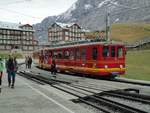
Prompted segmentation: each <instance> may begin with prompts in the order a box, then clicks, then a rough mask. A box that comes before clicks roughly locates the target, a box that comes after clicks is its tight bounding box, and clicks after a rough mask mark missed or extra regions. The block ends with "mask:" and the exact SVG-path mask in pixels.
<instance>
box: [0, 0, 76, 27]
mask: <svg viewBox="0 0 150 113" xmlns="http://www.w3.org/2000/svg"><path fill="white" fill-rule="evenodd" d="M76 1H77V0H0V21H6V22H13V23H19V22H21V23H22V24H26V23H29V24H35V23H39V22H41V21H42V20H43V19H44V18H45V17H47V16H53V15H59V14H61V13H63V12H65V11H66V10H67V9H68V8H70V7H71V5H72V4H73V3H74V2H76Z"/></svg>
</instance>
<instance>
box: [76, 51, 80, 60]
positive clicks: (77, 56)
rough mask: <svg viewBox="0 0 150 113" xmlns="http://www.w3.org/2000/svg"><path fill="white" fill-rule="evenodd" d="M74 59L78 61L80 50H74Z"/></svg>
mask: <svg viewBox="0 0 150 113" xmlns="http://www.w3.org/2000/svg"><path fill="white" fill-rule="evenodd" d="M75 58H76V59H80V50H79V49H76V50H75Z"/></svg>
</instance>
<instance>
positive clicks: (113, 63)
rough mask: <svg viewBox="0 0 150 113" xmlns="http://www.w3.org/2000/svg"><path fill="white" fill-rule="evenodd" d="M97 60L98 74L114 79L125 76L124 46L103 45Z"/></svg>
mask: <svg viewBox="0 0 150 113" xmlns="http://www.w3.org/2000/svg"><path fill="white" fill-rule="evenodd" d="M101 49H102V50H101V51H102V52H101V57H100V59H99V63H98V64H99V65H98V67H99V69H100V70H99V74H100V75H103V76H109V77H115V76H117V75H123V74H125V55H126V49H125V46H124V45H121V44H120V45H117V44H114V45H113V44H111V45H103V46H102V48H101Z"/></svg>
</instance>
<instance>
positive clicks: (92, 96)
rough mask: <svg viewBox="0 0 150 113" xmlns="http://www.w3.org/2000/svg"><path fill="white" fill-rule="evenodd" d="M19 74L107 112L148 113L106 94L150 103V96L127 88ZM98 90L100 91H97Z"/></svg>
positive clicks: (146, 103) (145, 103)
mask: <svg viewBox="0 0 150 113" xmlns="http://www.w3.org/2000/svg"><path fill="white" fill-rule="evenodd" d="M18 74H19V75H21V76H24V77H26V78H28V79H31V80H33V81H35V82H38V83H40V84H50V85H51V86H52V87H54V88H57V89H59V90H61V91H64V92H66V93H69V94H71V95H74V96H76V97H78V99H77V100H73V101H74V102H79V103H84V104H86V105H88V106H92V107H93V108H95V109H97V110H100V111H103V112H106V113H112V112H121V113H148V112H147V111H145V110H143V109H142V110H141V109H138V108H136V107H131V106H129V105H126V104H123V103H120V102H116V101H114V100H112V99H109V98H106V96H109V97H113V98H114V97H115V98H121V99H124V100H130V101H132V102H136V103H139V102H140V103H142V104H143V105H150V97H149V96H144V95H139V94H135V93H134V94H131V93H129V92H126V91H125V90H121V91H120V90H116V91H107V92H106V91H103V90H101V89H94V88H91V87H86V86H83V85H77V84H76V85H75V84H73V83H71V82H68V81H65V80H58V79H57V80H56V79H47V78H44V77H42V76H40V75H39V74H33V73H29V72H28V73H26V72H19V73H18ZM94 90H95V91H94ZM96 91H97V92H100V93H97V92H96ZM104 96H105V97H104Z"/></svg>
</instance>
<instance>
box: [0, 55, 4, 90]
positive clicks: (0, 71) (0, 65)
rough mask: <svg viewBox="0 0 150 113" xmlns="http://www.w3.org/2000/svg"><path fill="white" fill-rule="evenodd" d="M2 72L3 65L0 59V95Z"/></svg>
mask: <svg viewBox="0 0 150 113" xmlns="http://www.w3.org/2000/svg"><path fill="white" fill-rule="evenodd" d="M3 71H4V64H3V60H2V58H0V93H1V88H2V76H3Z"/></svg>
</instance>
